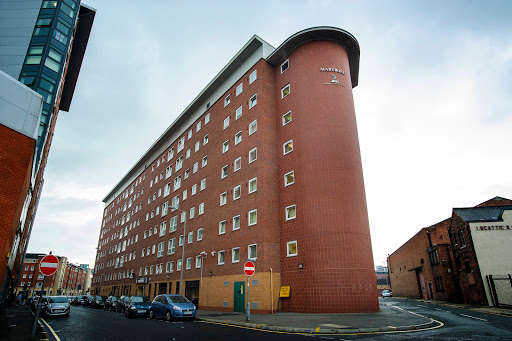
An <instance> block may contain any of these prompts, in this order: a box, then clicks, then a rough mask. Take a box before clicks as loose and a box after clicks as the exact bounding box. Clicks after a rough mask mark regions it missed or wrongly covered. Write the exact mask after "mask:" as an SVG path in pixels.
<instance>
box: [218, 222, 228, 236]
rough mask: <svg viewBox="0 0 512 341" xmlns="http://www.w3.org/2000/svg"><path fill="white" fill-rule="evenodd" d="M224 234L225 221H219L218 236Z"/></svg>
mask: <svg viewBox="0 0 512 341" xmlns="http://www.w3.org/2000/svg"><path fill="white" fill-rule="evenodd" d="M224 233H226V221H225V220H222V221H219V234H224Z"/></svg>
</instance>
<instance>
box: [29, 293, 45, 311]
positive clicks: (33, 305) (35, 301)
mask: <svg viewBox="0 0 512 341" xmlns="http://www.w3.org/2000/svg"><path fill="white" fill-rule="evenodd" d="M46 299H47V296H43V297H42V298H41V297H40V296H34V297H33V298H32V300H31V301H30V310H32V311H33V312H34V313H35V312H36V309H37V304H38V303H39V300H41V304H44V303H45V302H46Z"/></svg>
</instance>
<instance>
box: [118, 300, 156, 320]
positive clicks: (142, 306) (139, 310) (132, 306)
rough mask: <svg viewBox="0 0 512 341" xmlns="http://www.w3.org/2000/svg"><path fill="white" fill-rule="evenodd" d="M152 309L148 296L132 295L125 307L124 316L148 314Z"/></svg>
mask: <svg viewBox="0 0 512 341" xmlns="http://www.w3.org/2000/svg"><path fill="white" fill-rule="evenodd" d="M150 311H151V300H150V299H149V297H147V296H132V297H131V298H130V301H128V304H127V305H126V306H125V309H124V316H126V317H128V318H129V317H132V316H148V314H149V312H150Z"/></svg>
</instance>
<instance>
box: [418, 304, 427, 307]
mask: <svg viewBox="0 0 512 341" xmlns="http://www.w3.org/2000/svg"><path fill="white" fill-rule="evenodd" d="M418 307H422V308H428V307H427V306H426V305H419V304H418Z"/></svg>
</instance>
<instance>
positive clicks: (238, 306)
mask: <svg viewBox="0 0 512 341" xmlns="http://www.w3.org/2000/svg"><path fill="white" fill-rule="evenodd" d="M244 288H245V282H235V297H234V299H233V310H234V312H235V313H236V312H238V313H243V312H244V311H245V309H244V305H245V290H244Z"/></svg>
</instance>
